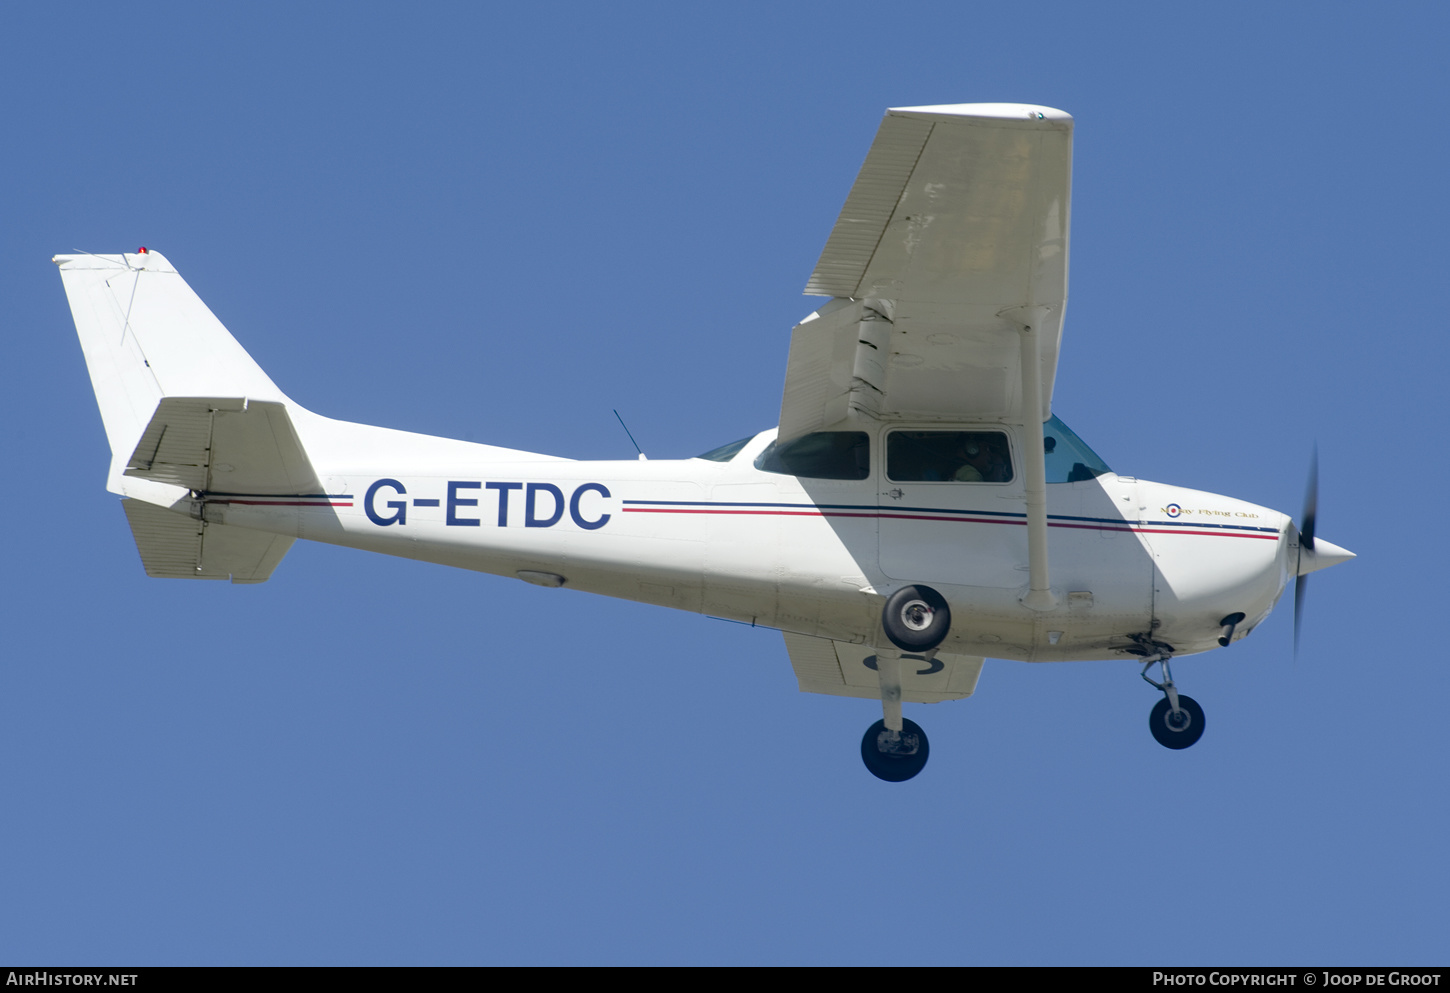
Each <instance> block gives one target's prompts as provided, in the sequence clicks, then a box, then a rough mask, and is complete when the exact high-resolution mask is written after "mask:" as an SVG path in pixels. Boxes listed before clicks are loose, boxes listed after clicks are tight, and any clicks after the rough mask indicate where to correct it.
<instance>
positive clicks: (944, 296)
mask: <svg viewBox="0 0 1450 993" xmlns="http://www.w3.org/2000/svg"><path fill="white" fill-rule="evenodd" d="M1072 126H1073V121H1072V118H1071V117H1070V116H1069V115H1067V114H1065V113H1063V112H1062V111H1060V110H1053V109H1052V108H1050V107H1035V106H1028V105H1025V104H961V105H956V106H944V107H908V108H901V109H895V110H890V111H887V113H886V117H885V119H884V120H883V121H882V122H881V127H880V129H879V130H878V132H877V134H876V139H875V141H874V142H872V145H871V149H870V151H869V152H868V153H867V156H866V162H865V163H864V164H863V165H862V167H861V171H860V173H859V175H858V176H857V178H856V182H855V184H854V185H853V186H852V188H851V192H850V194H849V196H848V197H847V198H846V204H845V206H844V207H843V208H842V210H841V215H840V217H839V218H838V219H837V221H836V224H835V227H834V228H833V229H832V231H831V235H830V237H829V238H828V239H827V242H826V247H825V249H824V251H823V252H822V253H821V258H820V261H819V262H818V263H817V264H816V268H815V271H814V272H813V273H812V274H811V278H810V281H809V282H808V283H807V286H806V293H808V294H821V295H829V296H833V297H836V298H837V299H836V300H834V301H832V302H831V303H830V304H827V305H826V306H825V307H823V308H821V310H819V311H817V312H816V314H813V315H811V317H808V318H807V319H806V320H805V321H803V322H802V323H801V324H800V325H798V326H797V327H796V329H795V331H794V332H793V333H792V337H791V352H790V360H789V364H788V367H787V374H786V388H785V395H784V398H783V400H782V404H781V425H780V436H781V437H782V438H783V439H788V438H791V437H795V436H798V435H801V434H804V433H806V432H808V431H815V430H823V429H826V428H828V427H830V426H832V425H836V424H839V423H840V422H842V421H843V420H847V419H850V418H851V417H853V416H856V415H865V416H868V417H871V418H876V419H881V420H904V419H918V420H919V419H929V420H936V419H940V420H989V421H1003V422H1008V423H1024V422H1029V421H1032V420H1034V419H1035V420H1036V421H1039V422H1040V421H1044V420H1046V419H1047V417H1048V416H1050V412H1051V397H1052V384H1053V378H1054V376H1055V373H1056V370H1057V354H1058V346H1059V343H1060V340H1061V333H1062V315H1063V309H1064V306H1065V305H1066V302H1067V254H1068V227H1069V217H1070V207H1071V185H1072V183H1071V174H1072ZM1024 325H1028V326H1032V327H1033V328H1034V330H1036V331H1037V332H1038V334H1037V345H1036V351H1037V355H1038V361H1039V363H1040V384H1041V397H1040V400H1039V404H1038V406H1039V407H1040V411H1035V412H1029V411H1025V410H1024V409H1023V408H1024V393H1025V392H1026V391H1025V390H1024V387H1023V381H1024V377H1023V375H1022V372H1023V368H1024V365H1023V362H1022V358H1021V356H1022V354H1023V349H1022V347H1021V340H1020V339H1021V331H1022V328H1023V326H1024ZM1029 367H1030V366H1029ZM1039 413H1040V416H1037V415H1038V414H1039Z"/></svg>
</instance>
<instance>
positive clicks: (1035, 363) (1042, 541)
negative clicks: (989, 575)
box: [1004, 306, 1057, 611]
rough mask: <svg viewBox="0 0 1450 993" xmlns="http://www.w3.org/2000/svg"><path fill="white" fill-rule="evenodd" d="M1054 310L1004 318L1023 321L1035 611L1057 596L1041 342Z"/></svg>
mask: <svg viewBox="0 0 1450 993" xmlns="http://www.w3.org/2000/svg"><path fill="white" fill-rule="evenodd" d="M1049 309H1050V308H1048V307H1042V306H1036V307H1017V308H1014V309H1013V310H1011V311H1009V312H1008V313H1007V314H1006V315H1004V316H1010V317H1012V318H1013V319H1015V320H1017V321H1019V322H1020V328H1021V330H1020V331H1019V337H1020V338H1021V344H1022V422H1023V423H1022V438H1023V446H1024V448H1025V449H1026V459H1025V461H1026V463H1027V464H1026V465H1025V466H1024V469H1025V470H1026V479H1025V480H1024V481H1023V483H1024V489H1025V491H1026V496H1027V568H1028V576H1029V580H1028V590H1027V595H1026V596H1025V597H1023V598H1022V603H1023V605H1024V606H1026V607H1028V608H1030V609H1032V610H1042V611H1045V610H1052V609H1053V608H1054V607H1056V606H1057V597H1055V596H1053V595H1052V586H1051V582H1050V581H1049V579H1048V575H1047V464H1046V459H1047V453H1046V452H1045V451H1044V446H1043V444H1042V424H1043V422H1044V421H1046V420H1047V418H1046V417H1044V416H1043V409H1042V353H1041V342H1042V335H1043V333H1044V328H1045V325H1046V324H1047V315H1048V311H1049Z"/></svg>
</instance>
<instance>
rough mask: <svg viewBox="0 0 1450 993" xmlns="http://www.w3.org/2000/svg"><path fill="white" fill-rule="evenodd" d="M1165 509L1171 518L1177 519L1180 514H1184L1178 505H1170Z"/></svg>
mask: <svg viewBox="0 0 1450 993" xmlns="http://www.w3.org/2000/svg"><path fill="white" fill-rule="evenodd" d="M1164 509H1165V510H1166V511H1167V512H1168V516H1169V517H1177V516H1178V515H1179V514H1181V513H1183V508H1182V507H1180V506H1178V504H1176V503H1170V504H1169V505H1168V506H1167V507H1165V508H1164Z"/></svg>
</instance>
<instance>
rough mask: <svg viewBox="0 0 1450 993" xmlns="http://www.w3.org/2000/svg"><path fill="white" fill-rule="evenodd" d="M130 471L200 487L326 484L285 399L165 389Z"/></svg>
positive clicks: (274, 489) (313, 487) (313, 489)
mask: <svg viewBox="0 0 1450 993" xmlns="http://www.w3.org/2000/svg"><path fill="white" fill-rule="evenodd" d="M125 475H127V476H135V477H139V478H141V479H152V480H155V481H157V482H161V483H171V484H172V485H175V486H184V487H186V488H187V489H189V490H196V491H197V492H203V493H205V492H223V493H268V494H280V493H289V494H290V493H295V494H315V493H320V492H322V485H321V483H320V482H319V481H318V479H317V474H316V473H315V472H313V470H312V465H311V464H310V463H309V462H308V460H307V456H306V454H305V453H304V452H303V450H302V443H301V442H300V441H299V440H298V438H297V432H296V431H295V430H294V429H293V427H292V421H291V418H289V417H288V415H287V408H286V406H285V405H284V404H281V403H277V402H275V401H258V400H252V401H248V400H244V399H240V398H236V399H232V398H219V397H165V398H163V399H162V400H161V402H160V403H158V404H157V406H156V413H155V414H153V415H152V417H151V421H150V422H149V423H148V424H147V425H146V429H145V430H144V431H143V432H142V433H141V439H140V441H139V442H137V444H136V448H135V451H133V452H132V453H131V457H130V459H129V460H128V461H127V463H126V470H125Z"/></svg>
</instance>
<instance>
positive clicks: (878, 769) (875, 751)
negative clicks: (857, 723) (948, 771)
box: [861, 717, 931, 783]
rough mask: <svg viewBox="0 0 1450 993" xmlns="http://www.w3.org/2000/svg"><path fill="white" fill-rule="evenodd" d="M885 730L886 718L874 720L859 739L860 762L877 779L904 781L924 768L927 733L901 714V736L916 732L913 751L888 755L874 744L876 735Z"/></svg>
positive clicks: (928, 748) (928, 747) (927, 743)
mask: <svg viewBox="0 0 1450 993" xmlns="http://www.w3.org/2000/svg"><path fill="white" fill-rule="evenodd" d="M885 730H886V722H885V721H877V722H876V723H875V724H873V725H871V726H870V727H869V728H867V729H866V734H865V735H863V736H862V738H861V761H862V762H865V763H866V768H867V770H868V771H870V773H871V775H873V776H875V777H876V778H877V779H884V780H885V781H886V782H888V783H904V782H906V781H907V780H908V779H910V778H911V777H912V776H915V775H916V774H917V773H918V772H920V771H921V770H922V769H924V768H926V760H927V756H928V755H929V754H930V753H931V743H930V742H928V741H927V740H926V732H925V731H923V730H922V729H921V726H920V725H919V724H917V723H916V722H915V721H909V720H907V719H906V718H904V717H903V718H902V719H901V734H902V737H906V736H907V735H916V742H917V745H916V752H915V753H914V754H912V755H890V754H887V753H885V752H882V751H881V750H880V749H879V748H878V747H877V736H879V735H880V734H881V732H883V731H885Z"/></svg>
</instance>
